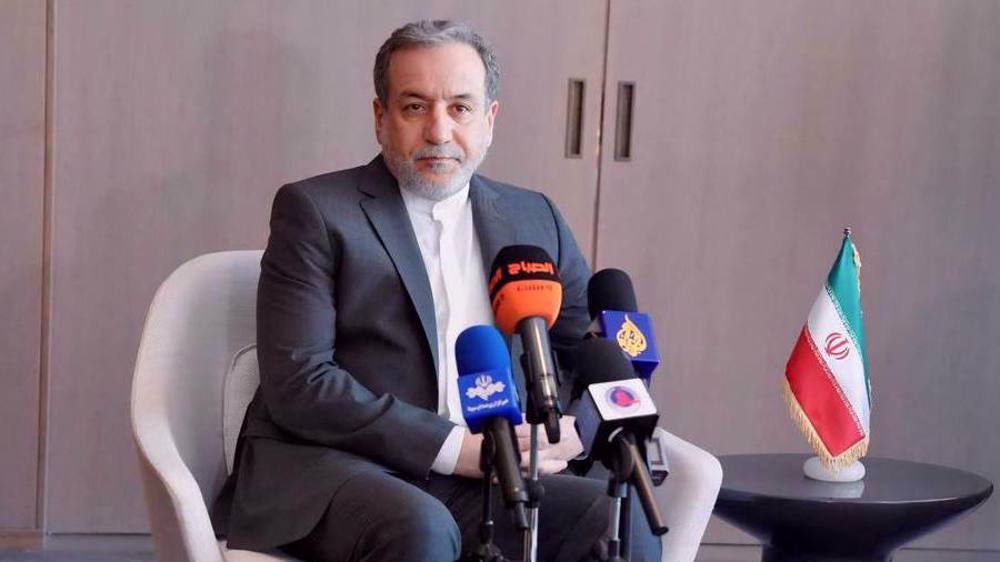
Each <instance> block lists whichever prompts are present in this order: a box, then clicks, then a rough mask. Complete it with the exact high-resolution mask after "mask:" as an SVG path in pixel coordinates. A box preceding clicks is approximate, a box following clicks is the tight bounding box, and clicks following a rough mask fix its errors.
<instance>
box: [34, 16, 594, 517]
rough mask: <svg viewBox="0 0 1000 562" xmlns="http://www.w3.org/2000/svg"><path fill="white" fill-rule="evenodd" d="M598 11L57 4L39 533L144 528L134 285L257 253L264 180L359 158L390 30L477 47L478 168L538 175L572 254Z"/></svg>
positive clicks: (271, 187) (141, 302)
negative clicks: (570, 108)
mask: <svg viewBox="0 0 1000 562" xmlns="http://www.w3.org/2000/svg"><path fill="white" fill-rule="evenodd" d="M604 5H605V4H604V2H603V0H602V1H597V0H590V1H588V2H585V3H582V2H575V1H574V2H570V1H566V2H560V3H546V5H545V6H540V7H539V8H538V9H537V10H531V11H525V10H519V9H516V8H515V7H507V4H506V3H504V2H500V1H495V2H483V3H476V4H469V3H463V2H459V1H458V0H451V1H447V2H444V1H440V2H428V3H423V4H422V5H420V6H417V5H416V4H415V3H412V2H407V1H403V0H394V1H389V2H378V3H357V2H326V1H313V2H295V3H286V2H265V1H254V2H199V1H195V0H188V1H183V2H122V1H116V0H92V1H88V2H86V3H83V2H75V1H65V2H63V1H59V2H57V3H56V10H55V19H56V57H55V72H56V76H57V80H56V86H55V105H56V108H57V111H56V120H55V130H54V135H55V140H54V144H55V148H56V151H55V164H54V198H55V205H54V242H53V302H52V306H53V316H54V318H55V319H56V321H55V322H54V323H53V328H52V329H53V348H52V363H51V418H50V424H51V432H50V433H51V438H50V441H49V458H50V462H49V466H48V482H49V493H48V494H47V497H46V505H47V509H48V529H49V530H50V531H54V532H137V531H143V530H145V529H146V523H145V515H144V510H143V508H142V497H141V494H140V493H139V485H138V477H137V470H136V459H135V456H134V453H133V451H132V448H131V446H130V436H129V435H130V434H129V427H128V415H127V402H128V396H129V386H130V381H131V371H132V366H133V362H134V357H135V352H136V348H137V345H138V341H139V333H140V329H141V325H142V320H143V317H144V314H145V311H146V307H147V306H148V304H149V301H150V299H151V298H152V295H153V291H154V290H155V288H156V286H157V285H158V284H159V283H160V281H162V280H163V279H164V278H165V277H166V275H167V274H168V273H169V272H170V271H171V270H173V269H174V268H175V267H177V266H178V265H179V264H180V263H181V262H183V261H185V260H187V259H189V258H191V257H194V256H196V255H198V254H201V253H204V252H209V251H214V250H223V249H238V248H260V247H262V246H263V244H264V242H265V237H266V234H267V216H268V212H269V208H270V202H271V198H272V195H273V193H274V191H275V190H276V189H277V187H278V186H279V185H280V184H281V183H283V182H286V181H290V180H296V179H300V178H303V177H307V176H309V175H313V174H316V173H320V172H323V171H328V170H333V169H337V168H342V167H347V166H354V165H358V164H360V163H364V162H367V161H368V160H369V159H370V158H371V157H372V156H373V155H374V154H375V153H376V145H375V142H374V135H373V133H372V118H371V113H370V111H371V109H370V108H371V99H372V97H373V96H374V94H373V89H372V86H371V70H370V69H371V66H372V63H373V59H374V55H375V52H376V51H377V49H378V46H379V45H380V44H381V43H382V41H383V40H384V39H385V38H386V37H387V36H388V34H389V33H390V32H391V31H392V29H394V28H395V27H398V26H399V25H401V24H402V23H404V22H406V21H410V20H413V19H419V18H421V17H450V16H460V17H462V18H466V19H469V20H470V21H472V23H473V24H475V25H478V26H480V27H481V29H482V31H483V33H484V34H485V35H486V36H487V37H488V38H489V39H491V40H493V41H494V42H495V43H496V46H497V50H498V52H499V55H500V57H501V62H502V63H503V64H504V68H505V71H506V86H505V88H504V94H503V98H502V100H503V103H504V108H503V109H502V110H501V116H500V117H499V121H498V129H497V134H496V137H495V141H494V150H493V151H492V153H491V155H490V157H489V159H488V162H489V163H488V164H487V166H486V169H487V170H488V171H489V173H490V174H491V175H493V176H494V177H496V178H497V179H504V180H508V181H518V182H523V183H526V184H528V185H535V186H539V187H542V188H545V189H546V190H547V191H548V192H549V193H551V194H552V195H553V196H554V197H555V198H556V200H557V201H559V202H560V203H561V204H562V205H563V206H564V208H565V210H566V211H567V212H566V214H567V216H568V217H569V219H570V221H571V222H573V224H574V225H575V226H576V227H577V228H576V230H577V234H578V235H581V238H582V243H583V244H584V248H585V249H587V248H588V246H589V239H590V234H591V225H592V219H593V207H594V194H595V191H596V169H597V161H596V152H597V135H596V128H594V125H596V123H597V120H598V117H597V116H598V115H599V103H600V100H599V96H597V95H596V93H597V91H598V90H599V84H600V80H601V64H602V60H603V59H602V49H603V44H602V42H601V41H594V37H596V36H599V35H600V34H601V33H602V32H603V29H604ZM560 22H563V23H564V24H565V26H564V27H562V28H560V27H559V26H558V25H557V24H558V23H560ZM558 29H562V30H561V31H558ZM553 37H554V38H556V40H557V41H556V43H555V45H556V47H555V48H552V49H548V50H545V51H544V52H538V51H537V50H536V49H534V48H532V47H531V46H530V44H531V43H530V42H536V43H540V42H544V41H545V40H546V38H553ZM529 40H530V42H529ZM571 76H573V77H581V78H587V79H588V84H589V85H590V87H591V88H592V89H591V93H590V94H589V97H588V100H587V112H588V115H587V116H586V117H585V119H586V120H587V123H588V124H587V125H586V127H587V128H585V132H586V134H587V135H589V136H588V138H587V140H586V142H585V145H584V146H585V150H586V151H587V154H586V156H585V158H582V159H579V160H561V155H562V150H563V142H562V137H563V130H564V127H565V121H564V119H565V105H566V87H567V81H568V79H569V77H571ZM553 88H554V89H555V91H548V90H550V89H553ZM508 102H509V103H508ZM554 159H557V160H559V161H558V162H555V161H554ZM560 180H561V181H560ZM557 182H558V183H557Z"/></svg>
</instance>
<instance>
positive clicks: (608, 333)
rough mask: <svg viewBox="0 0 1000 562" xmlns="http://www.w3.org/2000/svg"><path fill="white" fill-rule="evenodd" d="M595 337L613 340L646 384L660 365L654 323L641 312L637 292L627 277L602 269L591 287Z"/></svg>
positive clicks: (589, 305)
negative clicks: (637, 301)
mask: <svg viewBox="0 0 1000 562" xmlns="http://www.w3.org/2000/svg"><path fill="white" fill-rule="evenodd" d="M587 305H588V308H589V309H590V318H591V320H592V322H591V325H590V332H591V334H592V335H594V336H596V337H600V338H604V339H606V340H611V341H612V342H614V343H615V344H616V345H618V347H619V348H620V349H621V350H622V351H623V352H624V353H625V355H626V356H627V357H628V359H629V361H631V362H632V368H633V369H635V372H636V374H637V375H638V376H639V377H641V378H642V379H643V380H645V381H646V384H647V386H648V384H649V378H650V377H651V376H652V374H653V370H654V369H656V367H657V365H659V364H660V353H659V351H658V350H657V348H656V335H655V334H654V333H653V321H652V320H651V319H650V317H649V315H648V314H643V313H641V312H639V310H638V306H637V305H636V300H635V289H633V288H632V280H631V279H629V276H628V274H627V273H625V272H624V271H622V270H620V269H602V270H600V271H598V272H597V273H595V274H594V276H593V277H591V278H590V283H588V284H587Z"/></svg>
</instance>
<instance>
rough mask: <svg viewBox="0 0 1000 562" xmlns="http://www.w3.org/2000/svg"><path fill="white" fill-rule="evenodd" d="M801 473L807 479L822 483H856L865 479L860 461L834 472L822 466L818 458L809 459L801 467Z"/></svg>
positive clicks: (863, 468) (863, 467)
mask: <svg viewBox="0 0 1000 562" xmlns="http://www.w3.org/2000/svg"><path fill="white" fill-rule="evenodd" d="M802 471H803V472H805V473H806V476H807V477H809V478H812V479H813V480H820V481H822V482H857V481H858V480H861V479H862V478H864V477H865V465H863V464H861V461H854V462H853V463H851V464H849V465H847V466H845V467H844V468H842V469H840V470H838V471H837V472H834V471H832V470H830V469H829V468H827V467H825V466H823V463H822V462H820V460H819V457H811V458H809V459H808V460H806V463H805V464H804V465H802Z"/></svg>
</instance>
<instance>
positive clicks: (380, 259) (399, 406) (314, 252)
mask: <svg viewBox="0 0 1000 562" xmlns="http://www.w3.org/2000/svg"><path fill="white" fill-rule="evenodd" d="M469 197H470V199H471V201H472V210H473V221H474V223H475V228H476V232H477V233H478V235H479V239H480V244H481V246H482V254H483V259H484V267H483V282H484V283H485V282H486V271H487V270H488V269H489V265H490V262H491V261H492V259H493V257H494V256H495V255H496V253H497V251H498V250H500V248H502V247H504V246H507V245H510V244H532V245H536V246H540V247H542V248H544V249H545V250H546V251H547V252H548V253H549V255H550V256H552V257H553V259H555V260H556V263H557V264H558V267H559V270H560V274H561V276H562V281H563V303H562V311H561V313H560V316H559V319H558V321H557V322H556V325H555V326H554V327H553V329H552V332H551V335H552V343H553V347H554V348H556V350H557V352H560V351H562V352H564V351H565V350H567V349H569V348H571V347H573V346H575V345H576V343H577V342H579V341H580V339H581V338H582V335H583V333H584V331H585V330H586V328H587V325H588V323H589V318H588V314H587V306H586V284H587V281H588V280H589V278H590V269H589V268H588V266H587V263H586V261H585V260H584V258H583V256H582V255H581V253H580V250H579V249H578V247H577V245H576V242H575V241H574V239H573V236H572V234H571V233H570V231H569V228H568V227H567V225H566V223H565V222H564V221H563V219H562V217H561V216H560V215H559V212H558V211H557V210H556V208H555V206H554V205H553V204H552V203H551V202H550V201H549V200H548V199H547V198H546V197H545V196H544V195H541V194H539V193H536V192H533V191H528V190H524V189H520V188H517V187H513V186H509V185H505V184H501V183H498V182H494V181H492V180H489V179H487V178H485V177H483V176H479V175H475V176H473V177H472V180H471V182H470V191H469ZM436 334H437V330H436V328H435V319H434V303H433V300H432V294H431V288H430V283H429V281H428V279H427V273H426V271H425V269H424V265H423V261H422V259H421V256H420V250H419V248H418V246H417V242H416V238H415V236H414V233H413V228H412V226H411V225H410V220H409V216H408V215H407V212H406V208H405V206H404V204H403V200H402V198H401V197H400V195H399V188H398V186H397V183H396V180H395V178H394V177H393V176H392V175H391V174H390V173H389V171H388V169H387V168H386V167H385V164H384V163H383V161H382V158H381V157H377V158H375V159H374V160H373V161H372V162H370V163H369V164H368V165H366V166H361V167H358V168H353V169H350V170H343V171H339V172H333V173H329V174H325V175H321V176H317V177H314V178H310V179H307V180H303V181H300V182H296V183H292V184H288V185H285V186H283V187H282V188H281V189H280V190H279V191H278V193H277V195H276V196H275V199H274V205H273V208H272V214H271V235H270V238H269V239H268V243H267V249H266V251H265V252H264V257H263V259H262V261H261V276H260V285H259V289H258V298H257V357H258V361H259V363H260V378H261V384H260V388H259V389H258V391H257V394H256V396H255V397H254V399H253V401H252V402H251V404H250V407H249V408H248V410H247V414H246V418H245V419H244V423H243V429H242V431H241V434H240V442H239V445H238V446H237V458H236V466H235V468H234V470H233V474H232V475H231V476H230V477H229V479H228V481H227V482H226V484H225V486H224V488H223V492H222V493H221V495H220V497H219V498H218V499H217V501H216V503H215V506H214V508H213V514H212V515H213V522H214V523H215V527H216V531H217V532H218V533H220V534H222V535H226V536H227V537H228V540H229V545H230V547H231V548H244V549H256V550H260V549H267V548H271V547H274V546H278V545H282V544H286V543H289V542H292V541H294V540H296V539H298V538H301V537H303V536H305V535H306V534H307V533H308V532H309V531H310V530H312V528H313V527H314V526H315V524H316V523H317V522H318V521H319V519H320V517H321V516H322V515H323V512H324V511H325V510H326V509H327V507H328V506H329V503H330V499H331V497H332V496H333V494H334V492H335V491H336V490H337V488H338V486H340V485H341V484H343V483H344V482H345V481H346V480H347V479H349V478H350V477H351V475H352V474H356V473H357V472H358V471H369V470H381V471H394V472H398V473H402V474H405V475H408V476H411V477H425V476H426V475H427V474H428V472H429V471H430V467H431V464H432V463H433V461H434V458H435V457H436V455H437V454H438V452H439V450H440V449H441V446H442V444H443V443H444V440H445V438H446V437H447V435H448V433H449V432H450V431H451V429H452V427H453V425H452V423H451V422H449V421H448V420H446V419H444V418H442V417H440V416H439V415H437V413H436V410H437V374H436V373H437V363H438V361H439V360H440V358H439V357H437V343H436V338H437V335H436ZM516 340H517V338H515V342H513V343H514V353H515V354H517V355H519V352H518V350H517V348H518V347H519V345H518V344H517V341H516ZM561 355H562V356H563V360H564V362H565V361H566V358H567V357H568V356H567V355H566V354H565V353H562V354H561ZM514 364H515V365H517V364H518V362H517V361H514ZM516 377H517V378H518V384H519V386H520V387H521V388H520V390H521V394H520V396H522V397H523V396H525V394H524V386H523V384H524V383H523V375H522V374H520V373H519V372H518V373H517V374H516ZM568 388H569V381H564V384H563V390H564V391H568Z"/></svg>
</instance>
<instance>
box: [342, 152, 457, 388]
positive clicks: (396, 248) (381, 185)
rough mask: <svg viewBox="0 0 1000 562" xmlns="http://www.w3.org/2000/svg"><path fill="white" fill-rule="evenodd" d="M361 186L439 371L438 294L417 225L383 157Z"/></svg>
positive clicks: (371, 165) (366, 206) (371, 218)
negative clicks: (428, 275)
mask: <svg viewBox="0 0 1000 562" xmlns="http://www.w3.org/2000/svg"><path fill="white" fill-rule="evenodd" d="M358 189H359V190H360V191H362V192H364V193H367V194H368V195H370V196H371V197H372V198H371V199H363V200H362V201H361V208H362V210H364V212H365V215H367V217H368V220H369V221H370V222H371V224H372V227H373V228H374V229H375V232H376V233H377V234H378V237H379V239H380V240H381V241H382V245H383V246H385V249H386V252H388V253H389V257H390V258H391V259H392V263H393V265H395V266H396V272H397V273H399V277H400V279H402V280H403V286H404V287H406V292H407V293H408V294H409V296H410V300H411V301H412V302H413V307H414V308H415V309H416V310H417V316H419V317H420V324H421V326H422V327H423V329H424V335H425V336H426V337H427V345H428V346H430V350H431V357H433V359H434V372H435V373H436V372H437V370H438V362H439V361H440V358H439V357H438V346H437V324H436V322H435V319H434V295H433V293H432V292H431V284H430V281H428V279H427V270H426V269H424V261H423V259H422V258H421V257H420V247H419V246H418V245H417V237H416V235H415V234H414V233H413V225H411V224H410V217H409V215H408V214H407V213H406V206H405V205H404V204H403V198H402V197H401V196H400V195H399V187H398V185H397V183H396V179H395V178H394V177H393V176H392V174H391V173H389V170H388V168H386V167H385V163H384V162H383V161H382V156H381V155H380V156H377V157H375V159H374V160H372V161H371V162H369V163H368V166H367V167H366V169H365V173H364V177H363V178H362V180H361V184H360V185H359V186H358Z"/></svg>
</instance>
